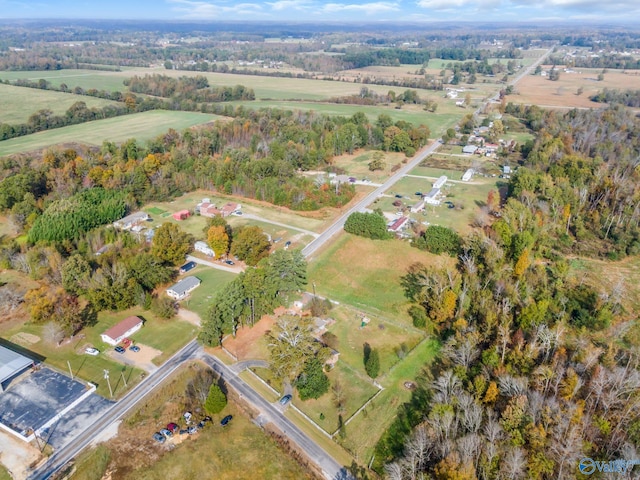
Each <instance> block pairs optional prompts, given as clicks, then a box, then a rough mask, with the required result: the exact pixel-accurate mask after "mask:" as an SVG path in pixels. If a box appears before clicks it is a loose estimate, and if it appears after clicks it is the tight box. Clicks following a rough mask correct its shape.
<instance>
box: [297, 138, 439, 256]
mask: <svg viewBox="0 0 640 480" xmlns="http://www.w3.org/2000/svg"><path fill="white" fill-rule="evenodd" d="M439 147H440V142H433V143H432V144H431V145H429V146H428V147H426V148H424V149H423V150H421V151H420V152H418V154H417V155H416V156H415V157H413V158H412V159H411V161H409V162H407V163H406V164H405V165H403V166H402V168H400V169H399V170H398V171H397V172H396V173H394V174H393V175H392V176H391V177H389V178H388V179H387V181H386V182H384V183H383V184H382V185H381V186H380V187H378V188H376V189H375V190H374V191H372V192H371V193H369V194H368V195H367V196H365V197H364V198H363V199H362V200H360V201H359V202H358V203H356V204H355V205H353V206H352V207H350V208H349V209H348V210H347V211H346V212H345V213H344V214H342V215H341V216H340V218H338V219H337V220H336V221H335V222H334V223H333V224H332V225H331V226H330V227H329V228H327V229H326V230H325V231H324V232H322V233H321V234H320V236H318V237H317V238H316V239H314V240H313V241H312V242H310V243H309V244H308V245H307V246H306V247H304V248H303V249H302V254H303V255H304V256H305V257H307V258H309V257H311V256H312V255H313V254H314V253H315V252H316V251H317V250H318V249H319V248H320V247H322V246H323V245H324V244H325V243H326V242H328V241H329V240H330V239H331V237H333V236H334V235H335V234H336V233H338V232H339V231H340V230H342V228H343V227H344V223H345V222H346V221H347V218H349V215H351V214H352V213H354V212H362V211H364V209H365V208H366V207H367V205H370V204H371V203H373V201H374V200H375V199H376V198H378V197H380V196H381V195H382V194H383V193H384V192H385V191H387V190H388V189H389V188H391V187H392V186H393V185H394V184H395V183H396V182H397V181H398V180H400V179H401V178H402V177H403V176H404V175H405V174H407V173H408V172H409V171H411V170H412V169H413V168H415V167H417V166H418V165H420V163H421V162H422V161H423V160H424V159H425V158H427V156H429V155H431V154H432V153H433V152H435V151H436V150H437V149H438V148H439Z"/></svg>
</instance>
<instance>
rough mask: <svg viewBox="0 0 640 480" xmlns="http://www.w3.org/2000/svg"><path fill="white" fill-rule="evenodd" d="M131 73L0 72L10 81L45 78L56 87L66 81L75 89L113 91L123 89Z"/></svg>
mask: <svg viewBox="0 0 640 480" xmlns="http://www.w3.org/2000/svg"><path fill="white" fill-rule="evenodd" d="M131 75H133V74H130V73H129V71H128V70H126V71H124V72H114V71H99V70H75V69H70V70H34V71H28V72H25V71H19V72H0V79H1V80H9V81H15V80H19V79H26V80H30V81H32V82H37V81H38V80H40V79H43V80H46V81H47V82H50V83H51V85H54V86H56V87H59V86H60V85H61V84H63V83H64V84H65V85H66V86H67V87H69V89H70V90H73V89H74V88H75V87H82V88H84V89H85V90H88V89H90V88H95V89H97V90H107V91H108V92H113V91H123V90H124V89H125V88H126V87H125V86H124V84H123V83H122V81H123V80H124V79H125V78H128V77H130V76H131Z"/></svg>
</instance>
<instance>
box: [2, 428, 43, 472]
mask: <svg viewBox="0 0 640 480" xmlns="http://www.w3.org/2000/svg"><path fill="white" fill-rule="evenodd" d="M41 458H42V454H41V453H40V450H38V449H37V448H36V447H35V446H33V445H31V444H29V443H25V442H23V441H21V440H18V439H17V438H16V437H14V436H13V435H11V434H9V433H7V432H4V431H2V430H0V463H2V464H3V465H4V466H5V467H6V469H7V470H9V473H10V474H11V476H12V477H13V478H14V480H23V479H25V478H27V470H28V469H29V467H30V466H32V465H34V464H36V463H37V462H39V461H40V459H41Z"/></svg>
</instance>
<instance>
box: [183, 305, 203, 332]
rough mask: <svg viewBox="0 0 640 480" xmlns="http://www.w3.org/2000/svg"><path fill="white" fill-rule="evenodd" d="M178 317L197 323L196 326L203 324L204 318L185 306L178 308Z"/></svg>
mask: <svg viewBox="0 0 640 480" xmlns="http://www.w3.org/2000/svg"><path fill="white" fill-rule="evenodd" d="M178 318H180V319H181V320H184V321H185V322H189V323H191V324H193V325H195V326H196V327H199V326H200V325H202V319H201V318H200V315H198V314H197V313H196V312H193V311H191V310H187V309H185V308H180V309H179V310H178Z"/></svg>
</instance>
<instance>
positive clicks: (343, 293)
mask: <svg viewBox="0 0 640 480" xmlns="http://www.w3.org/2000/svg"><path fill="white" fill-rule="evenodd" d="M450 261H451V260H450V259H448V258H445V257H438V256H436V255H432V254H430V253H428V252H423V251H421V250H418V249H417V248H412V247H411V246H410V245H409V244H408V243H407V242H402V241H397V240H369V239H366V238H362V237H357V236H355V235H350V234H347V233H342V234H340V237H339V238H338V239H337V240H336V241H335V242H333V243H332V244H331V245H330V246H329V247H328V248H326V249H325V250H324V251H323V252H321V253H320V254H317V255H316V257H315V259H314V260H313V261H312V262H311V263H310V265H309V272H308V278H309V284H312V283H315V284H316V290H317V292H318V294H319V295H323V296H325V297H328V298H330V299H331V300H338V301H340V302H341V303H347V304H349V305H351V306H353V307H355V308H358V309H362V310H363V311H364V312H371V313H373V314H377V315H378V316H379V317H382V318H392V319H394V320H395V321H398V322H401V323H402V322H403V323H405V324H406V325H410V324H411V319H410V317H409V314H408V313H407V307H408V306H409V303H408V301H407V300H406V298H405V297H404V293H403V291H402V287H401V286H400V277H401V276H402V275H404V274H405V273H406V271H407V268H408V267H409V266H410V265H411V264H413V263H415V262H422V263H425V264H430V263H438V262H441V263H442V262H444V263H445V264H448V263H450Z"/></svg>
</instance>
